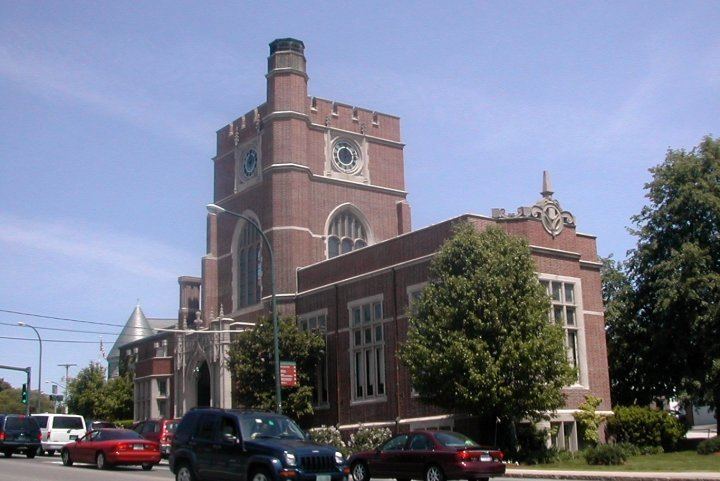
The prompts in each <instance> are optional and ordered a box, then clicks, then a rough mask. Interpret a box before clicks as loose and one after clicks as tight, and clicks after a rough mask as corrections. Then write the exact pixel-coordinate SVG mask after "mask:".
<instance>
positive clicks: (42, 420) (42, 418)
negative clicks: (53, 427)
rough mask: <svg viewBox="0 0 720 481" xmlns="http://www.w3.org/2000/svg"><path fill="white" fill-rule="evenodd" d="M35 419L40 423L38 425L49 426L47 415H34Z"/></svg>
mask: <svg viewBox="0 0 720 481" xmlns="http://www.w3.org/2000/svg"><path fill="white" fill-rule="evenodd" d="M33 419H34V420H35V421H36V422H37V423H38V426H40V428H41V429H45V428H46V427H47V422H48V417H47V416H33Z"/></svg>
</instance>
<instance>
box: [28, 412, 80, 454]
mask: <svg viewBox="0 0 720 481" xmlns="http://www.w3.org/2000/svg"><path fill="white" fill-rule="evenodd" d="M32 417H33V418H35V420H36V421H37V423H38V425H39V426H40V432H41V433H42V439H41V440H40V442H41V443H42V449H43V451H45V453H47V454H48V456H52V455H53V454H55V451H58V450H59V449H61V448H62V447H63V446H65V445H66V444H67V443H70V442H72V441H75V440H76V439H78V438H81V437H83V436H84V435H85V433H86V430H85V419H84V418H83V417H82V416H78V415H77V414H51V413H42V414H33V415H32Z"/></svg>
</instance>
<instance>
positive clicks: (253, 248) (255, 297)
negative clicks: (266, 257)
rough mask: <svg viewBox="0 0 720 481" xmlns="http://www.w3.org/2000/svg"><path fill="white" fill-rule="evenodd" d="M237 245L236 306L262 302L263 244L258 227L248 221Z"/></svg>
mask: <svg viewBox="0 0 720 481" xmlns="http://www.w3.org/2000/svg"><path fill="white" fill-rule="evenodd" d="M243 224H244V225H243V227H242V231H241V232H240V234H239V235H238V237H237V244H236V245H235V253H234V254H235V259H234V261H235V262H234V267H235V276H234V277H235V289H236V291H235V308H236V309H240V308H242V307H246V306H252V305H254V304H257V303H258V302H260V299H261V296H262V286H261V282H262V244H261V238H260V233H259V232H258V230H257V228H255V227H254V226H253V225H250V224H249V223H248V222H247V221H245V222H243Z"/></svg>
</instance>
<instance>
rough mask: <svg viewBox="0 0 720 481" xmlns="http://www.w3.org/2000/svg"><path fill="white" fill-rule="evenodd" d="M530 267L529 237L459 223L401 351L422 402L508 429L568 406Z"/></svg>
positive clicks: (556, 347) (555, 339) (557, 337)
mask: <svg viewBox="0 0 720 481" xmlns="http://www.w3.org/2000/svg"><path fill="white" fill-rule="evenodd" d="M535 270H536V266H535V264H534V262H533V259H532V257H531V255H530V249H529V247H528V244H527V242H526V241H525V240H523V239H521V238H519V237H516V236H511V235H508V234H506V233H505V232H504V231H503V230H501V229H499V228H496V227H490V228H487V229H486V230H484V231H482V232H478V231H477V230H476V229H475V227H474V226H472V225H471V224H469V223H461V224H458V225H457V226H456V227H455V229H454V233H453V236H452V237H451V238H450V239H449V240H448V241H447V242H446V243H445V244H444V245H443V247H442V248H441V249H440V251H439V252H438V254H437V255H436V256H435V258H434V259H433V261H432V263H431V265H430V270H429V284H428V285H427V286H426V288H425V289H424V290H423V292H422V295H421V296H420V298H419V299H418V301H417V303H416V305H415V313H414V314H413V315H412V316H411V317H410V321H409V322H410V327H409V330H408V338H407V342H405V343H404V344H403V345H402V347H401V348H400V352H399V356H400V359H401V360H402V362H403V363H404V364H405V365H406V366H407V367H408V370H409V371H410V376H411V379H412V384H413V387H414V388H415V390H416V391H417V392H418V394H419V395H420V398H421V399H422V401H424V402H426V403H429V404H433V405H436V406H439V407H442V408H444V409H448V410H450V411H461V412H463V411H464V412H467V413H472V414H476V415H480V416H483V417H486V418H490V419H493V420H494V419H495V418H497V417H499V418H501V419H503V420H504V421H507V422H509V425H510V426H511V427H514V425H515V423H516V422H517V421H520V420H521V419H540V418H542V417H544V413H546V412H548V411H552V410H554V409H557V408H559V407H561V406H562V405H563V404H564V396H563V393H562V388H563V386H566V385H568V384H571V383H572V382H573V380H574V373H573V369H572V368H571V367H570V366H569V364H568V361H567V356H566V352H565V347H564V345H563V331H562V328H561V327H560V326H558V325H554V324H552V323H550V322H548V312H549V309H550V300H549V298H548V296H547V293H546V292H545V290H544V289H543V287H542V286H541V285H540V283H539V282H538V278H537V275H536V273H535ZM511 442H512V441H511Z"/></svg>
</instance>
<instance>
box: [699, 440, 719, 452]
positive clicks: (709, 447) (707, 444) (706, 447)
mask: <svg viewBox="0 0 720 481" xmlns="http://www.w3.org/2000/svg"><path fill="white" fill-rule="evenodd" d="M697 452H698V454H711V453H720V437H718V436H715V437H714V438H710V439H706V440H705V441H703V442H701V443H700V444H698V447H697Z"/></svg>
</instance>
